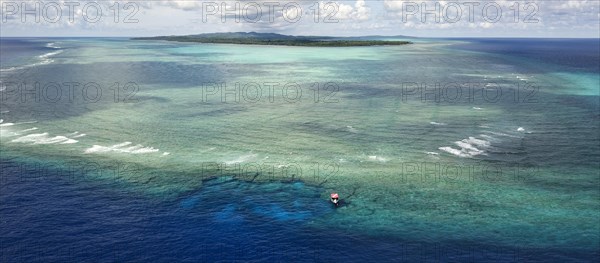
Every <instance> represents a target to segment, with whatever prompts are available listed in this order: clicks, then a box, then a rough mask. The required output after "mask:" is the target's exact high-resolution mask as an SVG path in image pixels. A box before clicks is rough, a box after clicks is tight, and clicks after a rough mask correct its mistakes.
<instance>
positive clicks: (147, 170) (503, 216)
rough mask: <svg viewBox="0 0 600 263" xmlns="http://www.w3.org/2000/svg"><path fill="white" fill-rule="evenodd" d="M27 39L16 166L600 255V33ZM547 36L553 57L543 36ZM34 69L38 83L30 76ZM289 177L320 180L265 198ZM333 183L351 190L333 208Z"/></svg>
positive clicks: (311, 222)
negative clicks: (271, 42)
mask: <svg viewBox="0 0 600 263" xmlns="http://www.w3.org/2000/svg"><path fill="white" fill-rule="evenodd" d="M2 41H3V45H4V43H6V42H9V41H17V40H14V39H2ZM18 41H26V42H28V43H29V45H31V50H32V51H30V52H31V59H28V60H23V61H26V62H18V61H19V60H18V59H16V58H13V59H11V60H10V61H11V63H12V64H10V65H7V66H5V65H4V64H2V76H1V80H0V81H2V83H3V85H4V86H3V90H2V95H3V97H2V103H1V104H0V105H1V106H2V108H1V111H2V113H1V114H2V115H1V117H0V119H2V123H0V131H1V137H0V138H1V140H0V143H1V145H2V151H1V153H0V154H1V157H2V158H3V160H10V162H11V166H14V165H13V164H12V163H13V162H14V163H22V164H25V165H26V166H27V167H30V166H32V167H36V165H40V164H41V165H42V166H52V167H57V168H60V169H61V171H64V170H67V171H72V172H70V173H67V174H68V176H67V179H69V180H72V181H75V182H77V180H79V179H81V178H85V179H86V180H92V181H94V182H114V183H115V184H114V185H111V186H110V187H109V188H111V189H112V188H116V189H124V191H127V192H128V193H129V195H133V196H143V198H149V199H150V200H165V202H167V204H168V205H165V206H166V207H172V206H173V205H172V204H173V203H177V202H179V201H177V200H181V202H180V205H177V207H181V208H182V209H192V210H194V209H195V207H197V204H198V203H201V201H200V200H201V199H202V198H201V197H198V196H213V197H215V196H216V195H214V194H213V195H211V194H208V193H210V192H211V191H215V192H219V191H220V190H218V189H215V188H214V186H212V185H211V184H209V185H206V182H207V181H206V180H207V179H211V178H214V177H219V176H228V177H227V178H229V177H232V178H235V179H238V181H240V183H239V184H241V186H240V185H238V183H236V184H232V185H229V186H230V187H231V189H236V187H240V189H243V188H244V187H245V186H243V185H244V183H241V182H248V181H254V183H258V184H259V185H263V184H264V185H263V186H260V187H255V188H252V189H253V190H252V191H250V192H244V191H242V192H244V194H236V196H238V197H239V198H243V196H250V197H248V199H247V200H246V201H244V202H243V205H241V207H240V206H236V205H233V206H227V205H224V204H220V203H219V205H218V207H221V205H223V207H222V208H219V209H220V210H219V211H218V212H215V213H216V214H215V215H214V217H216V218H218V219H219V220H221V221H227V222H229V221H231V222H232V223H235V222H238V223H239V222H242V221H243V219H242V218H243V217H244V215H245V214H244V213H242V212H240V211H246V210H248V212H247V214H248V215H253V216H258V217H261V216H262V217H264V218H267V219H266V220H272V221H273V222H285V221H289V220H291V221H294V222H295V223H297V224H299V225H301V226H302V227H306V228H308V229H310V231H314V232H316V233H318V232H319V231H324V230H327V231H334V232H337V233H344V234H347V235H351V236H358V237H360V238H359V239H362V238H375V239H377V238H382V237H390V238H394V239H396V238H401V239H403V240H409V241H411V242H417V243H418V242H424V243H427V242H441V244H452V243H453V242H454V243H456V242H458V243H462V242H466V243H470V244H483V245H491V246H499V247H504V248H511V249H512V248H515V247H518V248H519V249H525V250H527V249H529V250H541V251H546V250H547V251H554V253H555V254H552V255H553V256H552V257H558V258H560V257H561V255H562V256H566V257H568V255H573V254H576V255H577V256H576V257H575V258H579V259H589V257H590V256H594V255H596V256H597V254H598V251H597V247H598V244H599V235H598V233H599V231H600V227H599V225H598V223H597V221H598V218H599V216H600V214H599V212H598V211H600V210H599V209H598V208H600V207H599V203H598V198H599V197H600V196H599V194H600V193H599V189H598V184H599V177H598V168H599V167H598V163H599V162H598V161H600V156H599V154H598V153H599V152H600V151H599V150H600V149H599V148H600V146H599V142H600V139H599V137H598V130H599V127H598V126H599V124H598V118H599V115H598V110H599V102H598V98H599V96H598V95H599V94H598V88H597V87H598V85H599V84H600V83H599V79H598V71H597V68H595V67H594V66H591V65H593V64H590V63H589V61H588V60H590V59H591V60H593V59H594V58H597V57H598V56H599V53H600V52H599V51H598V50H597V49H596V48H595V46H594V45H593V43H595V42H593V41H596V42H597V40H571V41H572V43H571V44H572V45H580V46H581V47H582V49H583V47H585V48H586V50H587V53H586V52H583V54H582V52H581V51H580V50H575V51H576V53H574V55H573V56H564V57H563V56H558V57H557V56H551V55H548V54H551V53H552V52H556V50H559V51H561V52H568V50H566V51H565V50H564V48H563V46H564V43H562V42H560V43H555V42H553V41H552V40H510V41H509V40H497V41H494V40H489V41H481V42H480V41H478V40H460V41H456V40H431V41H418V42H417V43H415V44H413V45H408V46H394V47H355V48H308V47H265V46H237V45H208V44H206V45H198V44H182V43H172V42H158V41H157V42H150V41H148V42H146V41H131V40H127V39H33V40H18ZM511 41H512V42H511ZM536 41H537V42H536ZM578 41H579V42H578ZM582 41H583V42H582ZM588 41H592V45H590V44H589V42H588ZM465 43H467V44H465ZM541 43H543V44H544V47H545V49H544V50H545V52H546V53H544V52H542V53H541V54H540V53H535V52H531V51H528V49H527V48H530V49H534V48H532V47H535V46H536V45H541ZM492 47H493V48H492ZM45 49H47V50H45ZM34 50H35V51H34ZM39 50H43V51H47V52H46V53H41V55H40V54H38V53H39ZM57 51H59V52H57ZM575 51H573V52H575ZM2 52H3V54H2V55H3V57H4V56H5V54H13V55H14V54H16V53H12V52H11V51H5V49H3V50H2ZM20 52H26V51H20ZM36 52H38V53H36ZM50 53H51V54H50ZM45 54H50V55H47V56H45ZM524 54H526V55H524ZM585 54H587V55H585ZM14 56H15V57H21V56H22V55H14ZM549 57H550V58H551V59H549ZM573 57H575V58H577V59H575V61H573ZM15 61H17V62H15ZM40 61H41V62H44V63H39V62H40ZM596 61H597V60H596ZM15 63H17V64H18V63H21V64H19V65H17V66H15V65H13V64H15ZM68 82H75V83H79V84H80V85H79V86H72V90H69V88H68V85H72V84H65V83H68ZM23 83H24V84H23ZM36 83H39V85H40V87H41V88H40V89H39V90H40V91H39V93H38V92H37V91H36V93H35V94H36V95H33V94H31V92H27V90H24V91H23V90H22V89H23V88H22V87H26V88H28V89H29V90H32V89H35V84H36ZM115 83H116V84H115ZM215 83H217V84H219V85H221V87H220V88H219V87H215V86H214V84H215ZM19 84H20V85H21V88H19V87H18V86H17V85H19ZM54 84H57V85H58V86H56V85H54ZM53 85H54V86H53ZM223 85H224V86H226V87H227V88H224V86H223ZM236 85H238V86H239V87H240V88H241V89H242V90H241V91H238V92H237V94H236V95H233V93H232V89H235V88H236ZM257 86H258V87H260V88H257ZM55 87H59V89H56V88H55ZM270 87H272V88H270ZM456 87H460V89H456ZM57 90H60V93H58V92H57ZM258 90H261V91H262V92H261V93H256V92H257V91H258ZM459 90H460V91H459ZM99 92H101V93H99ZM23 94H25V95H23ZM256 94H260V95H256ZM27 171H29V172H24V173H23V172H21V173H19V172H16V173H14V174H8V175H5V176H19V175H20V176H23V174H32V172H31V169H30V170H27ZM33 171H34V172H33V174H36V173H39V172H37V171H36V170H35V169H33ZM60 174H61V175H64V174H65V173H64V172H61V173H60ZM59 177H60V176H59ZM52 178H54V177H52ZM25 181H27V182H29V181H28V180H25ZM274 181H277V182H284V183H286V182H287V183H289V182H296V183H298V182H302V183H303V184H306V185H309V186H310V187H307V188H302V189H296V190H290V188H288V187H292V188H291V189H294V188H293V186H294V185H292V186H285V187H282V186H277V185H275V186H273V185H271V187H273V190H272V191H273V192H274V195H275V197H272V198H275V199H277V200H279V198H280V199H284V200H285V199H291V200H289V202H291V203H292V204H293V197H290V196H289V195H286V194H285V193H290V192H293V191H299V193H305V194H307V196H308V197H306V200H304V199H303V200H304V201H303V202H311V201H309V200H312V202H314V205H306V204H302V203H301V204H293V205H292V206H293V207H295V208H294V209H291V210H286V208H285V206H281V205H279V204H277V202H275V205H272V206H271V205H268V204H264V203H261V202H262V201H261V202H259V204H258V205H257V204H256V202H253V201H252V198H253V197H252V195H253V194H257V193H261V192H265V193H267V192H269V187H270V186H269V182H274ZM82 184H85V183H82ZM286 185H287V184H286ZM297 186H298V187H299V185H297ZM52 187H59V188H60V187H61V186H60V184H58V185H53V186H52ZM312 187H315V188H312ZM202 189H205V190H204V191H207V192H202V191H203V190H202ZM206 189H208V190H206ZM231 189H229V190H227V191H233V190H231ZM331 191H337V192H339V193H340V194H341V195H342V198H343V199H345V201H346V204H345V205H344V206H342V207H341V208H339V209H337V210H335V211H333V212H332V211H329V210H327V211H323V210H325V209H329V207H327V205H325V204H326V199H327V196H328V194H329V192H331ZM277 192H281V193H282V195H281V196H279V197H277V196H276V195H277V194H276V193H277ZM198 193H200V194H198ZM78 194H83V195H85V191H78ZM269 196H270V195H269ZM60 198H61V197H57V200H60ZM311 198H312V199H311ZM217 199H218V198H217ZM218 200H219V199H218ZM320 202H325V204H322V205H323V207H322V206H321V204H320ZM217 203H218V202H217ZM208 204H215V203H213V202H208ZM160 206H161V207H162V205H160ZM32 207H33V206H32ZM201 207H202V209H209V208H210V207H211V205H207V204H205V205H201ZM215 207H217V205H215ZM4 208H6V207H4ZM197 209H198V208H197ZM332 213H334V214H332ZM3 214H5V213H3ZM248 215H246V216H248ZM180 216H182V217H185V215H180ZM240 220H242V221H240ZM192 225H193V224H192ZM221 231H226V230H221ZM282 231H283V230H282ZM283 232H285V231H283ZM283 232H282V233H283ZM217 233H218V232H217ZM311 233H312V232H311ZM286 242H288V243H289V244H293V242H292V241H286ZM377 242H379V241H376V242H375V243H377ZM419 244H420V243H419ZM390 246H391V247H394V246H395V245H393V244H390ZM483 247H485V246H483ZM481 249H489V247H488V248H481ZM390 250H392V249H391V248H390ZM511 251H512V250H511ZM388 252H389V251H388ZM384 254H385V253H384ZM387 255H393V253H389V254H387ZM542 255H547V256H548V254H546V253H542ZM557 255H559V256H557ZM582 255H583V256H582ZM84 258H85V257H84Z"/></svg>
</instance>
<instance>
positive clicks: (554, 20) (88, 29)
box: [0, 0, 600, 38]
mask: <svg viewBox="0 0 600 263" xmlns="http://www.w3.org/2000/svg"><path fill="white" fill-rule="evenodd" d="M0 3H1V10H0V15H1V16H2V19H1V21H0V26H1V27H0V37H17V36H18V37H34V36H51V37H59V36H70V37H93V36H96V37H101V36H124V37H130V36H158V35H186V34H199V33H209V32H251V31H253V32H274V33H280V34H288V35H328V36H367V35H388V36H393V35H405V36H418V37H544V38H580V37H586V38H599V37H600V0H525V1H522V0H479V1H476V0H465V1H435V0H420V1H419V0H339V1H318V0H295V1H293V0H291V1H290V0H285V1H281V0H279V1H278V0H243V1H230V0H226V1H219V0H183V1H175V0H151V1H139V0H126V1H107V0H100V1H88V0H85V1H82V0H54V1H48V0H37V1H7V0H0Z"/></svg>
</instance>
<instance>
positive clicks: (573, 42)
mask: <svg viewBox="0 0 600 263" xmlns="http://www.w3.org/2000/svg"><path fill="white" fill-rule="evenodd" d="M456 40H465V41H468V43H466V44H461V45H456V46H454V47H456V48H461V49H466V50H472V51H479V52H486V53H492V54H499V55H503V56H507V55H508V56H514V57H521V58H527V59H531V60H534V61H538V62H542V63H546V64H553V65H555V66H560V67H562V68H567V69H571V70H572V71H584V72H594V73H600V39H535V38H529V39H527V38H525V39H523V38H521V39H519V38H516V39H514V38H465V39H456Z"/></svg>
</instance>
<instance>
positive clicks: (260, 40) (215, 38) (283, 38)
mask: <svg viewBox="0 0 600 263" xmlns="http://www.w3.org/2000/svg"><path fill="white" fill-rule="evenodd" d="M131 39H132V40H166V41H175V42H188V43H190V42H191V43H207V44H238V45H270V46H304V47H364V46H399V45H408V44H412V42H410V41H390V40H368V39H365V40H363V39H356V38H339V37H336V38H334V37H313V36H288V35H280V34H273V33H254V32H250V33H244V32H240V33H212V34H200V35H187V36H157V37H136V38H131Z"/></svg>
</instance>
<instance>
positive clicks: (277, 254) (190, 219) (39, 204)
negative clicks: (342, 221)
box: [0, 161, 597, 262]
mask: <svg viewBox="0 0 600 263" xmlns="http://www.w3.org/2000/svg"><path fill="white" fill-rule="evenodd" d="M1 167H2V173H1V174H0V175H1V177H0V180H1V184H0V204H1V205H0V216H1V223H2V228H0V261H1V262H90V261H93V262H173V261H184V262H185V261H187V262H232V261H266V262H334V261H339V262H417V261H418V262H457V261H460V262H482V261H486V262H496V261H504V262H524V261H540V260H556V261H562V260H582V259H586V258H588V259H589V257H590V256H594V255H590V254H587V252H586V251H581V252H577V251H571V252H570V253H569V254H565V253H564V251H561V250H559V249H543V250H532V249H525V248H518V247H500V246H494V245H493V244H472V243H464V242H461V241H459V240H457V241H456V242H453V243H439V242H435V241H433V240H432V241H431V242H422V241H421V242H413V241H411V240H403V239H399V238H393V237H385V236H381V237H372V236H371V237H369V236H364V235H363V236H361V235H353V234H349V233H348V232H341V231H333V230H327V229H316V228H311V227H310V225H309V224H308V222H309V221H310V220H311V219H314V218H315V217H316V216H320V217H323V216H325V217H327V216H331V217H335V214H336V213H337V212H336V210H335V208H333V207H331V206H330V205H329V204H328V202H327V201H326V200H323V198H320V197H319V189H317V188H313V187H309V186H306V185H304V184H302V183H300V182H292V183H289V182H288V183H267V184H258V183H246V182H240V181H235V180H230V179H214V180H212V181H208V182H206V184H205V185H204V186H203V187H202V188H200V189H199V190H198V191H196V192H191V193H189V194H187V195H184V196H182V197H180V198H177V199H175V200H172V199H160V198H155V197H148V196H143V195H139V194H135V193H132V192H128V191H125V190H123V189H122V188H120V187H118V186H116V185H114V184H113V183H111V182H107V181H98V180H91V179H85V178H80V179H77V180H75V179H74V178H76V177H77V176H80V175H78V174H72V172H71V173H70V172H68V171H61V170H59V169H55V168H52V169H48V170H45V172H43V173H40V172H39V171H40V169H41V168H40V167H41V166H36V165H23V164H22V163H16V162H11V161H3V162H2V163H1ZM595 256H597V255H595Z"/></svg>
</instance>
